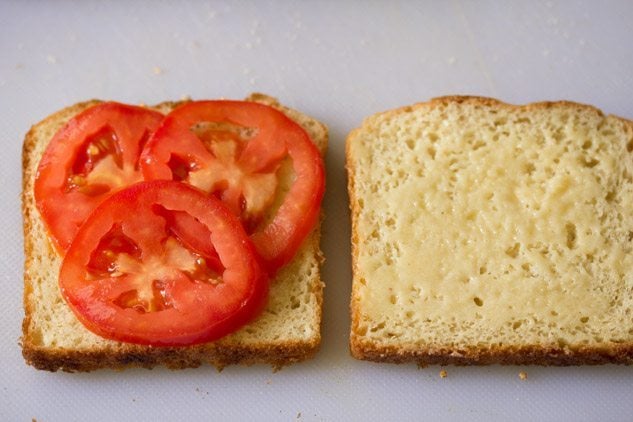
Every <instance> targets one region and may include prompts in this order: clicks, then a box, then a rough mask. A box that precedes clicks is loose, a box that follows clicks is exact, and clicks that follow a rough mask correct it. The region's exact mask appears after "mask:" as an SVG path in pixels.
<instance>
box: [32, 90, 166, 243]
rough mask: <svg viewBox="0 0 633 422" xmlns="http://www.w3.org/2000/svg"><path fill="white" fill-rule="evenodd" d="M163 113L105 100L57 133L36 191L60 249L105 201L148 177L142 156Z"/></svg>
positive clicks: (42, 163) (44, 159)
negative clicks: (140, 157) (143, 171)
mask: <svg viewBox="0 0 633 422" xmlns="http://www.w3.org/2000/svg"><path fill="white" fill-rule="evenodd" d="M163 117H164V116H163V115H162V114H161V113H158V112H155V111H152V110H148V109H145V108H141V107H135V106H130V105H125V104H120V103H115V102H105V103H100V104H97V105H95V106H93V107H90V108H88V109H86V110H84V111H83V112H81V113H79V114H78V115H76V116H75V117H73V118H72V119H71V120H70V121H68V123H67V124H66V125H65V126H64V127H62V128H61V129H60V130H59V131H58V132H57V133H56V134H55V136H54V137H53V138H52V139H51V141H50V143H49V145H48V147H47V149H46V151H45V152H44V154H43V156H42V158H41V160H40V163H39V166H38V169H37V173H36V176H35V185H34V195H35V201H36V206H37V208H38V210H39V212H40V214H41V216H42V219H43V220H44V223H45V225H46V227H47V229H48V231H49V234H50V237H51V239H52V240H53V244H54V245H55V248H56V249H57V251H58V252H59V253H60V254H62V255H63V254H64V253H65V251H66V250H67V249H68V247H69V246H70V243H71V241H72V239H73V237H74V235H75V233H76V232H77V230H78V229H79V226H80V225H81V224H82V223H83V221H84V220H85V219H86V217H88V215H89V214H90V212H91V211H92V210H93V209H94V208H95V207H96V206H97V205H98V204H99V203H101V202H102V201H103V200H104V199H105V198H107V197H108V196H110V195H111V194H112V193H113V192H115V191H117V190H119V189H121V188H123V187H125V186H128V185H130V184H132V183H135V182H137V181H140V180H142V174H141V172H140V170H139V168H138V164H139V163H138V160H139V156H140V153H141V150H142V147H143V144H144V143H145V142H146V141H147V139H148V137H149V135H150V133H152V132H153V131H154V130H155V129H156V128H157V127H158V125H159V124H160V122H161V121H162V119H163Z"/></svg>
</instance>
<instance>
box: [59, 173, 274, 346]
mask: <svg viewBox="0 0 633 422" xmlns="http://www.w3.org/2000/svg"><path fill="white" fill-rule="evenodd" d="M170 215H172V216H173V215H187V218H190V219H191V220H192V221H195V222H196V224H198V225H200V227H202V228H203V229H204V233H206V234H207V235H208V241H209V244H211V245H212V246H213V251H214V252H215V253H217V256H218V261H219V262H220V263H221V268H220V269H218V268H216V269H211V268H209V267H208V266H207V265H206V263H205V259H204V257H203V256H202V255H201V254H200V253H199V251H197V250H195V249H191V248H189V247H188V242H189V241H188V240H186V239H182V238H180V237H179V235H178V234H177V232H178V230H173V227H172V222H173V219H171V218H170V217H169V216H170ZM218 270H219V271H218ZM59 283H60V287H61V291H62V294H63V296H64V298H65V299H66V301H67V302H68V304H69V305H70V307H71V308H72V310H73V311H74V313H75V314H76V315H77V317H78V318H79V319H80V320H81V321H82V322H83V323H84V325H85V326H86V327H88V328H89V329H90V330H92V331H93V332H95V333H97V334H99V335H101V336H103V337H106V338H110V339H114V340H119V341H125V342H132V343H139V344H148V345H154V346H182V345H191V344H198V343H203V342H208V341H212V340H216V339H218V338H220V337H222V336H224V335H226V334H228V333H230V332H233V331H235V330H236V329H238V328H239V327H241V326H242V325H244V324H245V323H247V322H248V321H250V320H251V319H252V318H253V317H255V316H256V315H258V314H259V312H260V311H261V310H262V309H263V306H264V304H265V301H266V297H267V292H268V279H267V276H266V275H265V273H264V272H263V271H262V269H261V267H260V266H259V263H258V257H257V254H256V252H255V250H254V248H253V245H252V242H251V241H250V239H249V238H248V236H247V235H246V233H245V232H244V229H243V228H242V226H241V224H240V222H239V221H238V220H237V218H236V217H235V216H233V215H232V214H231V212H230V211H228V210H227V209H226V207H224V206H223V205H222V203H221V202H220V201H218V200H217V199H215V198H211V197H209V196H207V195H205V194H203V193H202V192H200V191H199V190H197V189H194V188H192V187H190V186H187V185H185V184H183V183H177V182H171V181H155V182H141V183H138V184H135V185H133V186H131V187H129V188H127V189H124V190H121V191H119V192H117V193H115V194H113V195H112V196H110V197H109V198H108V199H106V200H105V201H104V202H103V203H102V204H101V205H99V206H98V207H97V208H96V209H95V211H94V212H93V213H92V214H91V215H90V217H88V219H87V220H86V222H85V223H84V225H82V227H81V228H80V229H79V231H78V232H77V236H76V237H75V239H74V240H73V242H72V245H71V246H70V248H69V249H68V252H67V253H66V256H65V257H64V260H63V263H62V267H61V270H60V277H59Z"/></svg>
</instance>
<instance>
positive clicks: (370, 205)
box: [346, 97, 633, 365]
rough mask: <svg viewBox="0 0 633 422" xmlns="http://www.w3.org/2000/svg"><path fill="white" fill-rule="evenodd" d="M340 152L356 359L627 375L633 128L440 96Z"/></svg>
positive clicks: (631, 319)
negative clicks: (573, 368) (613, 368)
mask: <svg viewBox="0 0 633 422" xmlns="http://www.w3.org/2000/svg"><path fill="white" fill-rule="evenodd" d="M346 154H347V168H348V175H349V195H350V200H351V204H350V207H351V212H352V250H353V289H352V298H351V314H352V327H351V339H350V345H351V351H352V354H353V356H355V357H356V358H358V359H365V360H370V361H377V362H395V363H399V362H417V363H419V364H421V365H426V364H442V365H445V364H492V363H501V364H537V365H577V364H604V363H621V364H630V363H633V122H631V121H629V120H626V119H622V118H618V117H615V116H605V115H604V114H603V113H602V112H601V111H600V110H598V109H596V108H594V107H590V106H586V105H580V104H576V103H571V102H551V103H550V102H547V103H537V104H529V105H524V106H514V105H509V104H505V103H502V102H500V101H497V100H494V99H488V98H479V97H443V98H436V99H433V100H431V101H429V102H426V103H421V104H416V105H413V106H410V107H404V108H400V109H397V110H393V111H388V112H384V113H380V114H376V115H373V116H371V117H369V118H367V119H365V121H364V122H363V124H362V126H361V127H360V128H358V129H356V130H354V131H353V132H351V133H350V135H349V137H348V139H347V151H346Z"/></svg>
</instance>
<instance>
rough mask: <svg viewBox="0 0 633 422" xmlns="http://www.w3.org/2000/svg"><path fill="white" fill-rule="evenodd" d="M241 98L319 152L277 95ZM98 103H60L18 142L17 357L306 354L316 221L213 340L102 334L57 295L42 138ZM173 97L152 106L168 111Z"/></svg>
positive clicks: (107, 363)
mask: <svg viewBox="0 0 633 422" xmlns="http://www.w3.org/2000/svg"><path fill="white" fill-rule="evenodd" d="M247 100H249V101H256V102H260V103H263V104H267V105H269V106H272V107H275V108H277V109H279V110H281V111H282V112H283V113H285V114H286V115H287V116H288V117H289V118H291V119H292V120H294V121H295V122H297V123H298V124H299V125H300V126H302V127H303V128H304V129H305V130H306V132H307V133H308V134H309V135H310V137H311V138H312V140H313V141H314V142H315V144H316V145H317V147H318V149H319V150H320V152H321V153H322V154H324V153H325V149H326V147H327V141H328V131H327V127H326V126H325V125H323V124H322V123H320V122H318V121H316V120H315V119H312V118H310V117H308V116H306V115H304V114H302V113H300V112H298V111H295V110H292V109H290V108H287V107H284V106H282V105H280V104H279V103H278V102H277V100H276V99H274V98H271V97H268V96H266V95H263V94H253V95H251V96H250V97H249V98H248V99H247ZM97 103H98V101H89V102H84V103H79V104H76V105H73V106H70V107H68V108H65V109H63V110H61V111H59V112H57V113H55V114H53V115H51V116H49V117H47V118H46V119H44V120H43V121H41V122H40V123H37V124H36V125H34V126H33V127H32V128H31V130H30V131H29V132H28V134H27V135H26V139H25V141H24V147H23V195H22V210H23V217H24V237H25V242H24V248H25V270H24V309H25V318H24V322H23V336H22V339H21V344H22V349H23V355H24V358H25V360H26V361H27V363H29V364H30V365H33V366H34V367H36V368H38V369H44V370H49V371H56V370H63V371H69V372H74V371H91V370H94V369H99V368H113V369H123V368H126V367H131V366H137V367H145V368H152V367H154V366H157V365H165V366H167V367H169V368H172V369H179V368H187V367H197V366H200V365H201V364H203V363H210V364H212V365H215V366H216V367H218V368H222V367H224V366H225V365H229V364H238V363H240V364H253V363H267V364H271V365H273V366H274V367H281V366H284V365H288V364H291V363H294V362H298V361H302V360H305V359H308V358H310V357H311V356H313V355H314V353H316V351H317V349H318V347H319V344H320V339H321V334H320V325H321V302H322V297H323V294H322V290H323V283H322V281H321V276H320V264H321V261H322V255H321V251H320V247H319V238H320V225H319V224H318V225H317V226H316V227H315V228H314V229H313V230H312V232H311V234H310V235H309V236H308V237H307V238H306V240H305V241H304V243H303V245H302V246H301V248H300V249H299V251H298V252H297V254H296V256H295V257H294V259H293V260H292V261H291V262H290V263H289V264H288V265H287V266H285V267H284V268H283V269H281V270H280V271H279V272H278V273H277V275H276V276H275V277H274V278H273V279H272V280H271V281H270V293H269V298H268V304H267V306H266V308H265V310H264V311H263V313H262V314H261V315H260V316H259V317H258V318H257V319H256V320H254V321H253V322H251V323H249V324H247V325H246V326H244V327H242V328H241V329H240V330H238V331H237V332H235V333H233V334H230V335H228V336H226V337H224V338H222V339H220V340H218V341H215V342H212V343H208V344H202V345H196V346H188V347H148V346H141V345H135V344H129V343H121V342H117V341H112V340H107V339H104V338H101V337H99V336H98V335H96V334H93V333H92V332H91V331H89V330H88V329H86V328H85V327H84V326H83V325H82V324H81V323H80V322H79V320H78V319H77V318H76V317H75V315H74V314H73V313H72V311H71V309H70V308H69V307H68V305H67V304H66V303H65V301H64V300H63V298H62V296H61V294H60V291H59V287H58V272H59V267H60V263H61V259H60V257H59V256H58V254H57V253H56V252H55V248H54V247H53V245H52V243H51V241H50V240H49V239H48V237H47V233H46V229H45V227H44V224H43V222H42V219H41V217H40V215H39V213H38V211H37V209H36V207H35V202H34V197H33V183H34V178H35V173H36V170H37V166H38V163H39V161H40V157H41V156H42V154H43V153H44V150H45V149H46V146H47V144H48V141H49V140H50V139H51V138H52V137H53V135H54V134H55V133H56V132H57V130H59V129H60V128H61V127H62V126H63V125H64V124H65V123H66V122H67V121H68V120H69V119H71V118H72V117H73V116H75V115H76V114H78V113H80V112H81V111H83V110H85V109H86V108H88V107H90V106H92V105H95V104H97ZM177 105H178V103H163V104H159V105H157V106H155V107H152V108H153V109H155V110H158V111H160V112H163V113H168V112H169V111H171V110H172V109H173V108H174V107H176V106H177Z"/></svg>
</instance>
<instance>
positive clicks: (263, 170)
mask: <svg viewBox="0 0 633 422" xmlns="http://www.w3.org/2000/svg"><path fill="white" fill-rule="evenodd" d="M287 163H289V165H290V166H291V169H292V174H291V176H290V177H291V179H292V180H291V182H290V183H288V186H287V187H282V182H283V180H282V177H281V175H282V173H283V168H284V166H285V165H286V164H287ZM141 169H142V172H143V175H144V177H145V178H146V179H147V180H156V179H166V180H178V181H182V182H185V183H188V184H190V185H193V186H195V187H197V188H199V189H201V190H203V191H205V192H207V193H208V194H209V195H211V196H216V197H218V198H220V199H221V200H222V201H223V202H224V203H225V204H226V205H227V206H228V207H229V209H230V210H231V211H232V212H233V213H234V214H235V215H237V216H238V217H239V218H240V220H241V221H242V224H243V226H244V227H245V229H246V231H247V233H248V234H249V235H250V236H251V238H252V240H253V241H254V243H255V247H256V249H257V252H258V253H259V255H260V256H261V258H262V260H263V263H264V265H265V267H266V269H267V271H268V272H269V273H271V274H272V273H274V272H276V271H277V270H278V269H279V268H280V267H281V266H283V265H285V264H286V263H288V262H289V261H290V260H291V259H292V258H293V256H294V255H295V253H296V251H297V250H298V248H299V246H300V245H301V243H302V242H303V240H304V239H305V238H306V236H307V235H308V234H309V232H310V230H311V229H312V227H313V226H314V225H315V224H316V222H317V220H318V218H319V212H320V206H321V200H322V197H323V193H324V188H325V176H324V168H323V161H322V158H321V155H320V153H319V151H318V150H317V149H316V147H315V145H314V144H313V142H312V141H311V139H310V137H309V136H308V134H307V133H306V132H305V131H304V130H303V129H302V128H301V127H300V126H299V125H297V124H296V123H295V122H293V121H292V120H290V119H289V118H287V117H286V116H285V115H284V114H283V113H281V112H280V111H278V110H276V109H274V108H272V107H268V106H265V105H262V104H258V103H252V102H244V101H197V102H190V103H187V104H185V105H183V106H181V107H179V108H177V109H175V110H174V111H172V112H171V113H170V114H168V115H167V116H166V118H165V119H164V121H163V123H162V124H161V126H160V127H159V128H158V129H157V130H156V132H155V133H154V134H153V136H152V137H151V138H150V140H149V141H148V143H147V145H146V147H145V149H144V151H143V154H142V157H141Z"/></svg>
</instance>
